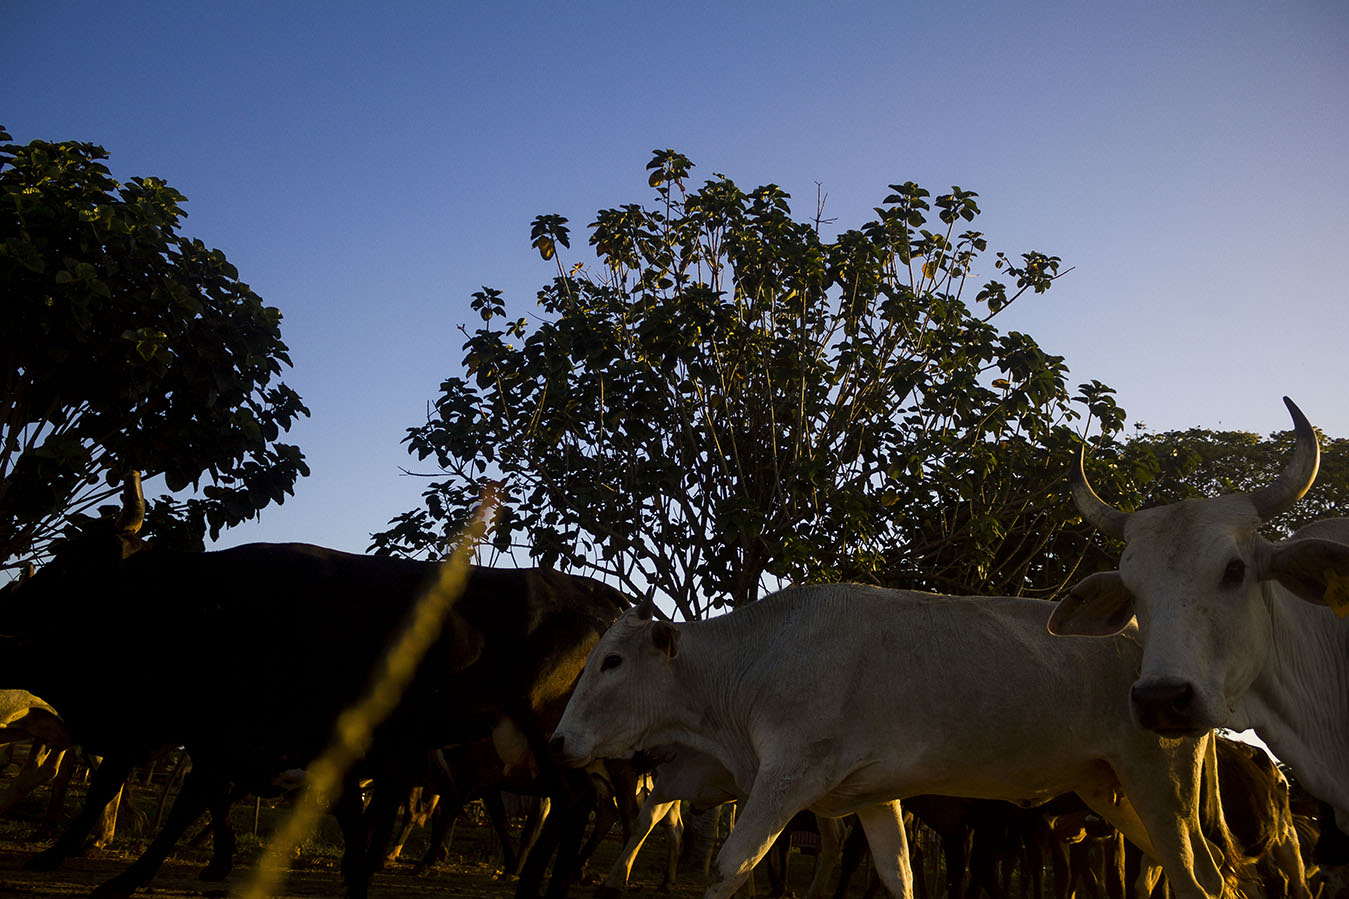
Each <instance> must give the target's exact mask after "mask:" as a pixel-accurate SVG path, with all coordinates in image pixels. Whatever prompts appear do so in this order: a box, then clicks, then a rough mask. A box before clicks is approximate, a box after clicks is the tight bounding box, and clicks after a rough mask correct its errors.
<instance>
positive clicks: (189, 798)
mask: <svg viewBox="0 0 1349 899" xmlns="http://www.w3.org/2000/svg"><path fill="white" fill-rule="evenodd" d="M228 794H229V782H228V781H227V780H225V778H224V777H222V776H219V775H218V774H217V773H216V772H214V771H212V770H211V768H210V767H209V766H207V765H194V766H193V768H192V771H191V772H190V773H189V774H188V775H187V779H186V780H184V781H183V789H182V792H180V793H179V794H178V798H177V799H175V800H174V802H173V807H172V808H170V809H169V816H168V818H167V819H165V821H164V826H163V827H162V828H161V829H160V831H159V833H158V834H156V835H155V838H154V840H153V841H152V842H151V843H150V845H149V846H147V847H146V849H145V851H144V852H143V853H141V856H140V858H138V859H136V861H135V862H133V863H132V865H131V867H129V868H127V869H126V870H125V871H123V872H122V873H121V874H118V875H117V876H116V877H114V878H112V879H111V880H109V881H108V882H107V883H105V884H103V885H102V886H100V887H99V888H98V889H96V890H94V891H93V892H92V893H91V894H90V899H125V897H128V896H130V895H131V894H132V893H134V892H135V891H136V890H137V889H139V888H140V887H142V886H144V885H145V884H147V883H149V882H150V879H151V878H152V877H154V876H155V872H156V871H158V870H159V868H160V866H161V865H163V864H164V859H166V858H168V857H169V853H170V852H172V851H173V847H174V844H176V843H177V842H178V838H179V837H181V836H182V835H183V832H184V831H185V830H187V829H188V828H189V827H191V826H192V823H193V822H194V821H196V820H197V819H198V818H200V817H201V815H202V812H204V811H206V809H207V808H208V807H209V806H210V805H212V804H213V803H216V802H218V801H219V799H220V797H221V796H227V795H228Z"/></svg>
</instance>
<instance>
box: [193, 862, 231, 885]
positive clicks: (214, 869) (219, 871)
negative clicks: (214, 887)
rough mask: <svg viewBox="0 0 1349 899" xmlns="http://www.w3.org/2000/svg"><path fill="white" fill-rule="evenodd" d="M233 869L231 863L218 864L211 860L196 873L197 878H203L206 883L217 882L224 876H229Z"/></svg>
mask: <svg viewBox="0 0 1349 899" xmlns="http://www.w3.org/2000/svg"><path fill="white" fill-rule="evenodd" d="M233 870H234V865H233V864H232V863H225V864H219V865H218V864H216V863H215V862H211V863H210V864H209V865H207V866H206V867H204V868H202V869H201V871H200V873H198V874H197V879H198V880H204V881H206V882H207V883H219V882H220V881H222V880H224V879H225V878H226V877H229V876H230V872H231V871H233Z"/></svg>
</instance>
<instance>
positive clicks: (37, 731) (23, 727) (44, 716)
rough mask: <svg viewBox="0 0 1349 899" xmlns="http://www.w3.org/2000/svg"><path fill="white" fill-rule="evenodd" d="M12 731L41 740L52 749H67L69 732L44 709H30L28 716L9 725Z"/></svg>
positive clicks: (63, 724) (59, 720)
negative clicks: (21, 732)
mask: <svg viewBox="0 0 1349 899" xmlns="http://www.w3.org/2000/svg"><path fill="white" fill-rule="evenodd" d="M9 727H10V728H12V729H14V730H19V731H23V732H24V733H26V734H28V735H29V736H31V737H35V738H36V739H39V740H41V741H42V742H43V743H46V744H47V745H48V746H50V747H52V748H53V749H69V748H70V744H71V740H70V731H68V730H66V726H65V723H64V722H62V721H61V719H60V718H58V717H56V716H55V715H53V714H52V713H51V712H49V711H47V710H46V709H39V708H32V709H29V710H28V714H26V715H24V716H23V717H22V718H20V719H18V720H17V721H13V722H11V723H10V725H9Z"/></svg>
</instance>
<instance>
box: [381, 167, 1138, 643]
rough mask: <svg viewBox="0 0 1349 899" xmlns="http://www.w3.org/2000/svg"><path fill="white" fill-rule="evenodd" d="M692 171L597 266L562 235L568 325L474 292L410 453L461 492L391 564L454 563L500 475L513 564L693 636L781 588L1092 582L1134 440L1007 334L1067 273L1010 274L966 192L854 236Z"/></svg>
mask: <svg viewBox="0 0 1349 899" xmlns="http://www.w3.org/2000/svg"><path fill="white" fill-rule="evenodd" d="M692 167H693V166H692V163H691V162H690V161H689V160H688V159H687V158H685V157H684V156H682V155H680V154H678V153H676V152H674V151H672V150H664V151H658V152H656V153H655V154H654V156H653V158H652V160H651V161H650V164H649V165H648V166H647V170H648V173H649V180H648V184H649V186H650V187H651V188H652V189H654V192H655V194H654V201H653V202H652V203H651V204H650V205H646V206H644V205H641V204H637V203H633V204H628V205H624V206H620V207H617V208H613V209H603V210H600V212H599V213H598V214H597V216H596V218H595V220H594V221H593V222H592V223H591V224H590V226H589V235H590V236H589V243H590V245H591V246H592V247H593V248H594V250H595V253H596V255H597V257H598V259H597V263H595V264H590V265H587V264H585V263H582V262H577V263H575V264H568V263H565V262H564V261H563V260H562V258H561V255H560V254H561V253H562V251H564V250H567V249H570V231H569V228H568V224H567V220H566V219H565V218H563V217H561V216H558V215H545V216H540V217H539V218H537V219H535V221H534V224H533V229H532V233H531V241H532V246H533V247H534V248H535V249H536V250H537V251H538V252H539V254H540V255H541V256H542V258H543V259H545V260H554V261H555V263H556V275H555V276H554V277H553V278H552V279H551V281H549V282H548V283H547V284H545V285H544V286H543V287H542V289H541V290H540V291H539V293H538V302H539V305H540V307H541V309H542V316H541V317H540V319H539V320H537V321H534V322H531V320H530V319H529V318H527V317H521V318H512V317H511V316H510V315H508V314H507V308H506V307H507V304H506V299H505V297H504V296H503V295H502V294H501V292H500V291H497V290H494V289H491V288H487V287H484V288H483V289H482V290H481V291H479V292H478V293H475V294H474V295H473V308H474V309H475V310H477V312H478V313H479V315H480V316H481V318H482V327H480V328H478V329H476V330H474V331H472V333H468V332H467V330H466V332H465V333H466V334H467V337H468V339H467V342H466V343H465V344H464V359H463V369H464V372H465V374H464V375H463V376H453V377H450V378H448V379H447V380H446V381H445V382H444V383H443V384H442V393H441V395H440V396H439V398H438V399H437V400H436V402H435V405H434V410H433V412H432V414H431V415H430V416H429V418H428V420H427V421H426V422H425V423H424V424H422V425H420V426H417V427H414V428H411V429H409V432H408V436H407V443H408V447H409V451H410V452H411V453H413V454H415V455H416V456H417V457H418V458H419V459H422V460H428V459H429V460H434V462H435V463H436V464H437V465H438V466H439V468H440V469H441V471H442V472H443V477H439V478H438V479H437V480H435V481H434V482H432V484H431V485H430V487H429V488H428V489H427V490H426V491H425V494H424V499H425V504H424V506H423V507H422V508H419V509H414V510H412V511H409V512H407V513H405V514H404V515H402V516H400V517H398V518H396V519H394V520H393V521H392V522H391V523H390V524H391V527H390V528H389V529H388V530H387V531H385V532H384V533H382V534H377V535H375V548H376V549H377V550H378V551H380V552H393V553H406V554H420V553H431V554H437V553H440V552H443V551H444V550H445V547H446V546H447V545H448V542H447V541H448V540H449V539H450V538H451V535H453V534H454V533H455V532H456V531H457V530H458V529H459V528H460V526H461V525H462V523H463V521H464V520H465V517H466V515H467V511H468V509H469V508H470V506H471V503H472V501H473V497H475V496H476V495H477V493H478V484H479V483H480V482H481V481H482V480H483V479H488V478H491V479H500V480H502V481H503V482H504V485H505V492H506V496H507V497H508V498H509V500H508V506H509V512H508V514H507V515H506V516H505V520H504V521H503V522H502V523H501V526H500V527H499V528H498V530H497V531H496V541H497V547H498V549H501V550H510V549H513V548H515V547H527V549H528V553H529V555H530V556H531V557H532V558H533V559H535V560H536V561H537V562H539V563H542V564H544V565H558V566H563V567H582V566H586V567H594V568H597V569H599V570H600V571H601V572H604V573H607V574H609V575H611V576H613V577H614V578H616V579H617V580H618V581H619V582H621V583H622V584H623V585H624V586H625V587H626V588H627V589H629V590H630V591H633V592H637V593H642V592H645V591H646V590H647V589H648V588H650V589H652V590H654V591H655V592H656V593H658V594H660V595H664V596H666V597H668V598H669V599H670V600H672V601H673V603H674V604H675V605H676V606H677V607H678V609H679V611H680V613H681V614H682V615H684V616H685V617H689V618H693V617H700V616H701V615H703V614H705V613H706V611H707V610H708V608H709V607H714V606H719V605H721V604H723V603H724V602H730V603H732V604H736V603H740V602H744V601H746V600H748V599H752V598H754V597H755V596H756V595H757V594H758V592H759V590H760V588H761V585H762V584H763V582H764V581H765V579H769V580H772V579H789V580H792V581H810V580H836V579H854V580H868V581H876V582H884V583H888V584H893V585H899V586H910V587H920V588H931V589H936V590H944V591H960V592H975V591H988V592H1011V593H1021V592H1027V591H1030V590H1031V589H1032V586H1035V587H1040V588H1043V589H1044V590H1045V591H1052V590H1053V589H1055V588H1057V586H1058V585H1059V584H1060V583H1062V582H1063V581H1064V580H1065V579H1066V578H1068V577H1071V575H1072V572H1073V570H1074V569H1075V567H1076V565H1077V562H1078V560H1079V559H1080V557H1081V553H1082V551H1083V547H1085V545H1086V544H1087V543H1088V541H1087V539H1086V536H1085V535H1086V532H1085V531H1084V530H1083V529H1082V528H1081V526H1080V522H1079V523H1078V529H1077V531H1076V535H1075V536H1074V537H1073V539H1072V540H1067V539H1066V538H1064V539H1061V538H1063V533H1062V529H1063V527H1064V525H1065V524H1066V523H1069V522H1073V521H1075V520H1076V516H1075V513H1074V512H1073V511H1072V509H1071V505H1070V504H1069V502H1068V500H1067V489H1066V481H1065V480H1064V473H1065V472H1066V471H1067V470H1068V465H1069V464H1070V461H1071V459H1072V458H1073V455H1074V453H1075V452H1076V447H1077V446H1079V445H1080V439H1081V438H1080V434H1081V433H1083V432H1085V431H1086V430H1087V428H1088V427H1089V426H1095V427H1098V428H1100V429H1102V431H1103V433H1104V434H1106V435H1112V434H1114V433H1115V432H1117V431H1118V430H1119V428H1120V427H1121V425H1122V423H1123V412H1122V410H1120V409H1119V408H1118V406H1116V404H1115V403H1114V401H1113V398H1112V397H1111V391H1110V390H1109V388H1107V387H1106V386H1104V385H1102V384H1100V383H1097V382H1091V383H1088V384H1084V385H1082V386H1081V387H1080V388H1079V389H1078V391H1077V392H1075V393H1074V392H1073V391H1071V390H1070V389H1069V387H1068V386H1067V383H1066V380H1065V379H1066V377H1067V371H1066V369H1065V366H1064V364H1063V359H1062V358H1061V357H1059V356H1055V355H1051V354H1049V353H1046V352H1045V351H1043V350H1042V349H1041V348H1040V347H1039V346H1038V345H1037V344H1036V342H1035V341H1034V340H1033V339H1032V338H1031V337H1030V336H1029V335H1027V334H1024V333H1018V332H1016V331H1008V332H1001V331H999V330H998V328H997V327H996V326H995V324H994V319H996V318H997V317H998V316H999V315H1001V314H1002V313H1004V312H1005V311H1006V310H1007V309H1008V307H1010V306H1011V305H1012V304H1013V303H1015V302H1016V301H1018V300H1019V299H1020V298H1022V297H1023V296H1025V295H1027V294H1032V293H1041V292H1043V291H1045V290H1047V289H1048V288H1049V287H1050V286H1051V285H1052V284H1053V282H1054V280H1055V279H1056V278H1057V277H1059V275H1060V260H1059V258H1058V257H1056V256H1050V255H1046V254H1044V253H1039V252H1028V253H1025V254H1022V255H1021V256H1019V257H1018V258H1013V257H1010V256H1007V255H1005V254H1003V253H997V254H996V255H995V256H994V257H993V259H992V260H988V259H986V258H984V254H985V251H986V246H987V242H986V239H985V237H984V235H983V234H982V233H980V232H979V231H977V230H972V229H971V228H970V223H971V222H973V221H974V219H975V218H976V217H977V215H978V214H979V207H978V205H977V195H976V194H974V193H973V192H971V191H966V190H961V189H960V188H958V187H955V188H952V189H951V191H950V192H949V193H946V194H942V195H940V196H937V197H935V198H934V197H932V196H931V195H930V194H929V192H928V191H927V190H924V189H923V188H921V187H919V186H918V185H916V184H914V183H912V182H908V183H904V184H897V185H891V186H890V192H889V194H888V195H887V196H886V197H885V199H884V201H883V202H882V204H881V206H879V207H877V208H876V209H875V218H873V219H872V220H871V221H868V222H866V223H864V224H862V225H860V226H859V227H856V228H851V229H848V230H844V231H842V232H841V233H839V234H838V235H837V236H836V237H834V238H833V239H828V238H826V237H824V236H823V235H822V233H821V218H820V216H821V213H820V212H819V211H817V213H816V215H815V216H814V218H813V219H808V220H805V221H802V220H798V219H796V218H794V217H793V215H792V211H791V208H790V206H789V197H788V195H787V194H786V193H785V192H784V191H783V190H782V189H781V188H779V187H777V186H775V185H772V184H769V185H766V186H763V187H758V188H755V189H754V190H751V191H748V192H746V191H743V190H741V189H740V188H739V187H738V186H737V185H736V184H735V183H734V182H732V181H731V180H730V179H729V178H727V177H725V176H722V175H717V176H715V177H713V178H712V179H711V180H708V181H706V182H704V183H703V184H702V186H701V187H698V188H696V189H691V187H690V171H691V169H692ZM990 261H991V263H992V265H991V268H992V269H993V270H994V272H995V273H996V276H997V277H996V278H994V279H991V280H983V278H984V275H981V274H980V270H979V265H980V264H981V263H982V264H983V265H985V266H987V265H988V263H989V262H990ZM986 274H988V273H986ZM971 294H973V295H972V296H971ZM1101 476H1102V477H1103V478H1109V477H1110V476H1109V475H1108V473H1103V474H1102V475H1101Z"/></svg>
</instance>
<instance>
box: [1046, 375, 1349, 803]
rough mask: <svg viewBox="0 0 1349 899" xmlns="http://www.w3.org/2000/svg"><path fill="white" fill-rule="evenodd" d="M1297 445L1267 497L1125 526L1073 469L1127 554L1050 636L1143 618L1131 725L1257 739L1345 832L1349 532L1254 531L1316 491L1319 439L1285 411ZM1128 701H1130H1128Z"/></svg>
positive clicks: (1088, 505) (1084, 504)
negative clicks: (1273, 534) (1248, 732)
mask: <svg viewBox="0 0 1349 899" xmlns="http://www.w3.org/2000/svg"><path fill="white" fill-rule="evenodd" d="M1284 403H1286V404H1287V406H1288V409H1289V412H1291V413H1292V416H1293V422H1294V428H1295V430H1296V434H1297V438H1296V439H1297V443H1296V447H1295V449H1294V452H1293V458H1292V460H1291V461H1290V462H1289V464H1288V467H1287V468H1286V469H1285V470H1284V472H1283V473H1282V474H1281V475H1280V476H1279V478H1278V479H1277V480H1276V481H1275V482H1274V483H1273V484H1271V485H1269V486H1267V487H1263V488H1261V489H1259V490H1257V491H1255V492H1253V493H1249V494H1234V495H1229V496H1219V497H1213V498H1206V499H1191V500H1185V501H1183V502H1178V503H1173V504H1171V505H1167V506H1160V507H1158V508H1153V509H1142V510H1139V511H1137V512H1133V513H1125V512H1122V511H1120V510H1119V509H1115V508H1113V507H1111V506H1109V505H1107V504H1106V503H1104V502H1103V501H1101V499H1100V498H1098V497H1097V496H1096V494H1095V492H1094V491H1093V490H1092V489H1091V485H1090V484H1089V483H1088V482H1087V479H1086V475H1085V474H1084V473H1083V472H1082V470H1081V466H1079V467H1078V470H1077V471H1076V472H1075V473H1074V474H1075V477H1074V483H1073V498H1074V500H1075V501H1076V502H1077V505H1078V508H1079V509H1080V510H1081V512H1082V517H1083V518H1085V519H1087V520H1088V521H1090V522H1091V523H1092V524H1094V525H1096V527H1097V528H1099V529H1100V530H1101V531H1102V532H1104V533H1106V534H1108V535H1110V536H1112V537H1115V538H1116V539H1119V540H1123V541H1124V543H1125V549H1124V554H1123V555H1122V556H1121V557H1120V562H1119V570H1118V571H1111V572H1102V573H1099V574H1093V575H1092V576H1090V577H1088V578H1086V579H1085V580H1083V581H1082V582H1081V583H1079V584H1078V585H1077V586H1076V587H1074V588H1073V590H1072V591H1071V593H1070V594H1069V595H1068V596H1067V597H1065V598H1064V599H1063V600H1062V601H1061V602H1060V603H1059V604H1058V607H1057V608H1056V609H1055V611H1054V615H1053V617H1052V618H1051V619H1050V628H1051V629H1052V630H1053V631H1054V633H1057V634H1074V635H1082V634H1087V635H1091V634H1106V635H1108V634H1111V633H1114V632H1117V631H1118V630H1119V629H1120V628H1121V627H1123V626H1124V625H1125V623H1126V622H1129V621H1130V620H1131V619H1132V618H1133V617H1134V616H1137V621H1138V627H1139V633H1140V636H1141V639H1142V641H1143V647H1144V649H1143V664H1142V669H1141V673H1140V675H1139V677H1138V678H1137V680H1136V681H1135V682H1133V683H1132V685H1131V687H1130V689H1129V690H1128V691H1127V693H1126V692H1124V691H1122V692H1121V693H1120V695H1119V697H1118V698H1117V701H1118V702H1119V704H1120V705H1121V706H1125V705H1127V706H1128V707H1129V708H1131V709H1132V712H1133V716H1134V718H1135V720H1136V721H1137V722H1138V724H1139V725H1141V726H1142V727H1145V728H1148V729H1150V730H1152V731H1155V732H1157V733H1160V734H1167V735H1173V736H1184V735H1188V734H1197V733H1203V732H1206V731H1208V730H1209V729H1211V728H1214V727H1229V728H1233V729H1235V730H1244V729H1246V728H1254V729H1255V731H1256V733H1258V734H1259V735H1260V738H1261V739H1262V740H1264V741H1265V742H1266V743H1268V744H1269V747H1270V748H1271V749H1273V750H1274V753H1275V754H1276V755H1277V756H1278V757H1279V758H1280V759H1281V760H1282V761H1283V762H1285V763H1286V764H1288V765H1289V766H1290V767H1291V768H1292V770H1293V773H1294V775H1296V777H1297V779H1298V780H1299V781H1300V782H1301V783H1302V784H1303V786H1305V787H1306V788H1307V789H1308V790H1309V791H1310V792H1311V793H1312V794H1313V795H1314V796H1316V797H1317V798H1319V799H1322V800H1324V801H1325V802H1328V803H1329V804H1330V805H1331V806H1332V807H1333V808H1334V809H1335V816H1336V820H1337V821H1338V823H1339V826H1340V828H1341V829H1347V828H1349V619H1346V618H1343V617H1338V616H1337V614H1336V612H1334V611H1332V610H1331V607H1334V608H1336V609H1337V610H1338V614H1339V615H1340V616H1342V615H1345V614H1349V520H1346V519H1342V518H1338V519H1326V520H1322V521H1317V522H1314V523H1313V524H1310V525H1308V526H1306V527H1304V528H1302V529H1301V530H1299V531H1298V532H1297V533H1295V534H1294V535H1293V536H1291V537H1289V538H1287V539H1286V540H1280V541H1277V542H1271V541H1269V540H1266V539H1265V538H1263V537H1261V536H1260V534H1259V533H1258V529H1259V527H1260V525H1261V524H1262V523H1264V522H1266V521H1269V520H1270V519H1271V518H1273V517H1274V516H1276V515H1279V514H1280V513H1282V512H1284V511H1286V510H1288V509H1290V508H1292V506H1293V504H1294V503H1296V502H1297V501H1298V500H1299V499H1301V498H1302V496H1303V494H1305V493H1306V492H1307V490H1308V489H1309V488H1310V487H1311V485H1312V482H1313V481H1314V480H1315V478H1316V471H1317V468H1318V466H1319V462H1320V450H1319V448H1318V446H1317V441H1316V432H1315V431H1314V430H1313V429H1312V427H1311V424H1310V423H1308V421H1307V418H1306V416H1304V415H1303V414H1302V412H1301V411H1300V410H1299V409H1298V408H1297V406H1295V405H1294V404H1293V403H1292V401H1291V400H1289V399H1288V398H1287V397H1285V398H1284ZM1126 695H1127V697H1128V698H1127V701H1126Z"/></svg>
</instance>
